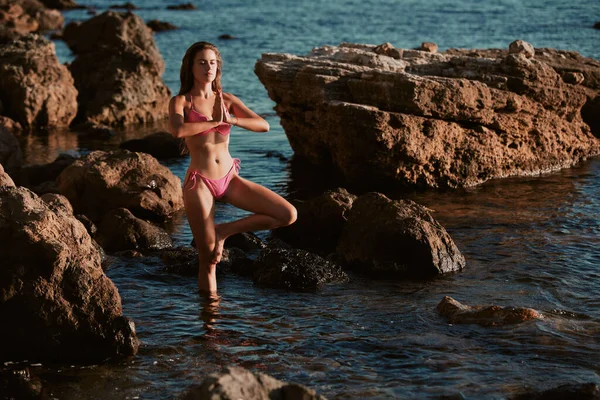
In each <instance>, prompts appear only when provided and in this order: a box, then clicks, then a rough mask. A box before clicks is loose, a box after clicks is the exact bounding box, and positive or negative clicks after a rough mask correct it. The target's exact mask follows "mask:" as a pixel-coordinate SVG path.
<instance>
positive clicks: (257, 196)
mask: <svg viewBox="0 0 600 400" xmlns="http://www.w3.org/2000/svg"><path fill="white" fill-rule="evenodd" d="M222 200H223V201H225V202H227V203H229V204H231V205H233V206H234V207H237V208H241V209H242V210H246V211H250V212H252V213H255V214H265V215H270V216H273V217H275V218H277V219H280V220H295V219H296V217H295V215H296V209H295V208H294V206H292V205H291V204H290V203H289V202H288V201H287V200H286V199H284V198H283V197H281V196H280V195H278V194H277V193H275V192H273V191H272V190H269V189H267V188H266V187H264V186H261V185H259V184H257V183H254V182H252V181H249V180H247V179H244V178H242V177H241V176H239V175H236V176H234V177H233V179H232V180H231V182H230V183H229V187H228V188H227V192H226V194H225V196H223V198H222Z"/></svg>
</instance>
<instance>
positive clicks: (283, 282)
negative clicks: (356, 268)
mask: <svg viewBox="0 0 600 400" xmlns="http://www.w3.org/2000/svg"><path fill="white" fill-rule="evenodd" d="M346 281H348V276H347V275H346V273H345V272H343V271H342V269H341V267H340V266H338V265H336V264H333V263H331V262H329V261H327V260H325V259H324V258H322V257H320V256H318V255H316V254H312V253H309V252H307V251H305V250H300V249H290V250H287V249H270V248H266V249H264V250H263V251H262V252H261V253H260V255H259V256H258V258H257V259H256V260H255V262H254V282H255V283H256V284H258V285H261V286H267V287H272V288H282V289H290V290H299V291H304V290H316V289H318V288H319V286H321V285H323V284H326V283H343V282H346Z"/></svg>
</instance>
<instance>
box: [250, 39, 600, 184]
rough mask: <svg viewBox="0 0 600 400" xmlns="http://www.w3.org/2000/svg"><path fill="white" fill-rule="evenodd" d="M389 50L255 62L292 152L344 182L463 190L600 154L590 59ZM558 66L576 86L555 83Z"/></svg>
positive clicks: (341, 49)
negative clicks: (579, 78)
mask: <svg viewBox="0 0 600 400" xmlns="http://www.w3.org/2000/svg"><path fill="white" fill-rule="evenodd" d="M376 49H377V50H376ZM388 49H389V46H383V47H380V46H372V45H359V44H348V43H343V44H340V46H337V47H335V46H323V47H319V48H315V49H314V50H313V51H312V52H311V53H310V54H309V55H307V56H296V55H290V54H272V53H266V54H263V56H262V58H261V60H259V61H258V62H257V64H256V66H255V72H256V74H257V75H258V77H259V79H260V80H261V82H262V83H263V84H264V85H265V87H266V88H267V91H268V93H269V96H270V98H271V99H272V100H273V101H275V103H276V104H277V106H276V107H275V110H276V111H277V114H278V115H279V116H280V118H281V124H282V126H283V128H284V130H285V133H286V136H287V137H288V140H289V142H290V145H291V147H292V149H293V150H294V154H295V156H297V157H298V158H301V159H304V160H306V161H308V162H310V163H311V164H313V165H314V166H317V167H320V168H321V170H322V169H325V168H326V169H333V171H334V172H336V174H339V175H340V176H341V178H343V180H344V181H345V182H347V185H346V186H347V187H353V188H358V189H361V190H365V189H366V190H389V188H391V187H425V188H427V187H433V188H458V187H470V186H474V185H478V184H481V183H483V182H485V181H487V180H489V179H492V178H501V177H508V176H515V175H532V174H539V173H544V172H547V171H550V170H556V169H559V168H565V167H570V166H573V165H575V164H577V163H579V162H580V161H582V160H584V159H586V158H588V157H592V156H595V155H598V154H600V140H598V139H597V138H596V137H594V133H595V134H596V135H597V136H600V109H599V108H598V107H599V104H600V101H596V100H594V99H598V98H599V97H600V84H599V82H600V80H599V77H600V75H599V74H600V62H598V61H595V60H592V59H589V58H584V57H581V56H579V55H578V56H577V57H576V56H574V55H569V54H568V53H566V52H558V51H556V50H554V51H553V52H549V51H548V52H543V53H544V54H546V55H544V54H542V52H540V50H541V49H537V50H536V52H535V54H536V55H535V57H534V58H527V56H525V55H524V54H522V53H515V54H509V51H508V49H503V50H498V51H496V50H493V51H492V50H490V51H478V50H477V51H474V50H464V51H461V50H452V51H448V52H444V53H429V52H424V51H416V50H406V49H405V50H403V51H402V57H401V59H398V58H400V57H398V58H396V57H392V56H389V55H387V53H386V52H388V51H390V50H388ZM376 51H377V52H379V53H381V54H378V53H377V52H376ZM569 53H573V52H569ZM525 54H528V53H525ZM567 70H570V71H573V72H581V73H582V74H583V75H584V78H585V80H584V82H583V83H582V84H581V85H572V84H567V83H565V82H564V81H563V79H562V73H561V71H567ZM583 86H585V88H584V87H583ZM586 88H589V89H592V90H587V89H586Z"/></svg>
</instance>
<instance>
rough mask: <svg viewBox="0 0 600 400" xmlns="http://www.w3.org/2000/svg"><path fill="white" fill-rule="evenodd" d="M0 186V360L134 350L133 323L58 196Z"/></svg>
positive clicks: (85, 359) (94, 356) (92, 356)
mask: <svg viewBox="0 0 600 400" xmlns="http://www.w3.org/2000/svg"><path fill="white" fill-rule="evenodd" d="M48 201H49V202H48V203H46V202H44V201H43V200H42V199H40V198H39V197H38V196H36V195H35V194H34V193H32V192H30V191H29V190H27V189H25V188H22V187H21V188H15V187H9V186H2V187H0V243H1V245H2V257H1V258H0V326H1V327H2V328H1V329H0V340H1V342H2V343H3V345H2V346H0V361H20V360H25V359H27V360H29V361H30V362H33V361H36V360H47V361H52V362H80V363H95V362H99V361H102V360H105V359H107V358H111V357H117V356H128V355H132V354H135V353H136V352H137V348H138V340H137V337H136V333H135V326H134V325H133V322H131V321H130V320H128V319H127V318H125V317H124V316H123V315H122V308H121V298H120V296H119V293H118V292H117V288H116V287H115V286H114V284H113V283H112V281H111V280H110V279H108V277H106V275H104V273H103V271H102V268H101V265H100V262H101V260H100V253H99V252H98V250H97V249H96V247H95V246H94V244H93V241H92V239H91V238H90V236H89V234H88V233H87V231H86V230H85V227H84V226H83V225H82V224H81V223H80V222H79V221H77V219H75V217H74V216H73V215H72V214H70V212H69V207H70V206H69V207H67V206H66V204H68V203H65V201H66V200H65V199H64V198H60V197H57V196H50V197H48Z"/></svg>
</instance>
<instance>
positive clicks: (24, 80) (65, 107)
mask: <svg viewBox="0 0 600 400" xmlns="http://www.w3.org/2000/svg"><path fill="white" fill-rule="evenodd" d="M0 76H2V79H0V101H1V102H2V104H3V105H4V112H3V114H4V115H6V116H7V117H9V118H11V119H13V120H15V121H17V122H19V123H20V124H21V126H23V127H24V128H28V127H49V126H67V125H69V124H70V123H71V121H72V120H73V118H75V115H76V113H77V102H76V100H77V90H76V89H75V86H74V82H73V77H72V76H71V74H70V73H69V70H68V69H67V67H65V66H64V65H62V64H60V63H59V61H58V59H57V58H56V52H55V50H54V43H52V42H50V41H49V40H48V39H46V38H44V37H42V36H39V35H36V34H30V35H27V36H23V37H20V38H18V39H15V40H14V41H12V42H11V43H9V44H7V45H5V46H0ZM32 88H35V90H32Z"/></svg>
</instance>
